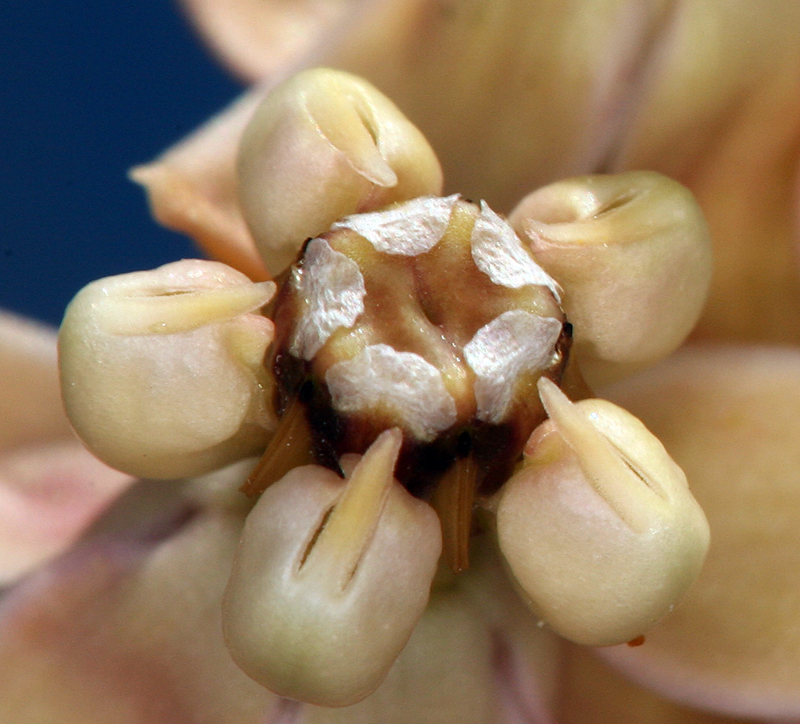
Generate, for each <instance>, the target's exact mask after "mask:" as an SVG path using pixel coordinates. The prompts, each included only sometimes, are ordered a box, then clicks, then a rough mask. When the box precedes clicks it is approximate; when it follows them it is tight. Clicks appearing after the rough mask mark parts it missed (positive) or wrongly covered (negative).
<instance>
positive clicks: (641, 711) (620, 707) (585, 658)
mask: <svg viewBox="0 0 800 724" xmlns="http://www.w3.org/2000/svg"><path fill="white" fill-rule="evenodd" d="M562 672H563V674H562V676H563V678H562V687H561V690H560V692H559V694H560V696H559V699H560V701H559V706H558V717H559V718H558V722H559V724H747V722H751V724H752V722H753V720H752V719H747V720H744V719H731V718H729V717H727V716H720V715H718V714H710V713H708V712H704V711H698V710H696V709H689V708H688V707H685V706H681V705H680V704H675V703H672V702H670V701H669V700H667V699H662V698H661V697H659V696H657V695H655V694H653V693H652V692H651V691H649V690H648V689H644V688H642V687H640V686H637V685H636V684H634V683H633V682H631V681H630V680H629V679H626V678H625V677H623V676H621V675H620V674H618V673H617V672H615V671H614V670H613V669H611V668H610V667H609V666H607V665H605V664H604V663H603V662H602V661H601V660H600V659H598V658H597V657H596V656H595V655H594V654H593V653H592V652H591V651H589V650H587V649H583V648H579V647H577V646H570V647H568V648H567V650H566V652H565V656H564V658H563V669H562Z"/></svg>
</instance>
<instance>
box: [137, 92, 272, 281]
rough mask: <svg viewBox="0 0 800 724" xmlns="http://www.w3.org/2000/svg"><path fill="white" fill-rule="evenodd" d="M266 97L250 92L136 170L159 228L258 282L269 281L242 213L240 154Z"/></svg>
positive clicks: (260, 93)
mask: <svg viewBox="0 0 800 724" xmlns="http://www.w3.org/2000/svg"><path fill="white" fill-rule="evenodd" d="M263 93H264V91H263V90H259V89H256V90H253V91H251V92H249V93H246V94H245V95H244V96H242V97H241V98H240V99H239V100H238V101H236V102H235V103H234V104H233V105H231V106H230V107H229V108H227V109H226V110H224V111H223V112H222V113H220V114H219V115H218V116H216V117H215V118H213V119H212V120H211V121H209V122H208V123H207V124H206V125H204V126H202V127H201V128H200V129H199V130H197V131H195V132H194V133H193V134H192V135H191V136H189V137H188V138H186V139H185V140H183V141H181V142H180V143H178V144H177V145H176V146H173V147H172V148H170V149H169V150H168V151H166V152H165V153H164V154H163V155H161V156H159V157H158V158H157V159H156V160H155V161H153V162H151V163H149V164H147V165H144V166H138V167H136V168H134V169H133V170H132V171H131V178H132V179H133V180H134V181H136V182H138V183H140V184H142V186H144V187H145V188H146V190H147V193H148V196H149V200H150V209H151V211H152V213H153V216H155V218H156V219H157V220H158V221H159V223H161V224H163V225H164V226H166V227H167V228H169V229H173V230H174V231H179V232H183V233H184V234H187V235H188V236H190V237H192V238H193V239H194V241H196V242H197V243H198V244H199V245H200V247H201V248H202V249H203V250H204V251H205V252H206V254H208V255H209V256H210V257H212V258H214V259H217V260H218V261H221V262H224V263H226V264H228V265H229V266H232V267H234V268H235V269H238V270H239V271H241V272H243V273H245V274H247V275H248V276H249V277H250V278H251V279H253V280H254V281H262V280H266V279H269V278H270V277H269V274H268V273H267V271H266V268H265V267H264V263H263V262H262V261H261V258H260V257H259V256H258V253H257V252H256V248H255V245H254V244H253V240H252V238H251V236H250V232H249V231H248V230H247V226H246V225H245V222H244V219H243V218H242V214H241V211H240V210H239V202H238V199H237V195H236V153H237V149H238V144H239V137H240V136H241V133H242V130H243V129H244V127H245V125H246V124H247V121H248V120H250V116H251V115H252V114H253V111H254V110H255V107H256V105H257V104H258V101H259V100H260V99H261V97H262V95H263Z"/></svg>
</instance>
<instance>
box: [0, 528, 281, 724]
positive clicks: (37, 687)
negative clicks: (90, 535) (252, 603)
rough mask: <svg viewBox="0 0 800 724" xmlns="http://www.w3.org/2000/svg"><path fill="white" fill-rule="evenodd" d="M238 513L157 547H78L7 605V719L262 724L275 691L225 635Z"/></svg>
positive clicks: (0, 707) (1, 652)
mask: <svg viewBox="0 0 800 724" xmlns="http://www.w3.org/2000/svg"><path fill="white" fill-rule="evenodd" d="M240 527H241V516H240V515H238V514H234V513H223V512H217V513H215V514H208V515H204V516H201V517H198V518H196V519H194V520H193V521H192V522H190V523H189V524H187V525H186V526H185V527H184V528H183V529H182V530H181V531H180V532H179V533H178V534H177V535H175V536H173V537H171V538H168V539H167V540H165V541H163V542H161V543H159V544H158V545H157V547H155V548H153V546H152V545H151V544H146V543H142V542H134V541H129V542H127V543H124V542H117V543H114V544H108V545H102V544H101V543H97V544H95V545H92V546H91V547H88V548H86V547H84V548H79V549H77V550H76V551H74V552H73V553H71V554H70V555H68V556H67V557H66V558H64V559H63V560H61V561H59V562H58V563H57V564H56V565H55V566H53V567H50V568H48V569H45V570H44V571H42V572H41V573H39V574H37V575H36V576H34V577H32V578H31V579H30V580H28V581H26V582H25V583H24V584H23V585H21V586H20V587H18V588H17V589H15V590H14V591H12V593H11V594H9V596H8V597H7V599H6V600H5V602H4V603H3V606H2V608H1V609H0V614H2V624H0V669H2V671H3V675H2V677H0V719H2V720H3V721H9V722H10V721H14V722H19V724H47V723H49V722H53V721H59V722H64V723H65V724H72V723H73V722H74V723H75V724H95V722H96V723H97V724H117V723H119V724H123V723H124V724H139V723H140V722H141V724H218V723H219V722H236V724H240V723H241V724H249V723H251V722H252V723H253V724H256V723H258V724H263V723H264V722H273V721H275V720H274V719H273V717H272V715H271V712H274V711H275V710H276V709H277V708H278V707H279V701H278V699H277V697H275V696H274V695H272V694H270V693H269V692H267V691H266V690H265V689H263V688H262V687H260V686H258V685H257V684H255V683H254V682H252V681H251V680H250V679H248V678H247V677H246V676H245V675H244V674H243V673H242V672H241V671H240V670H239V669H238V668H237V667H236V666H235V664H234V663H233V662H232V661H231V659H230V657H229V656H228V653H227V649H226V648H225V646H224V643H223V640H222V628H221V621H220V618H221V609H220V599H221V597H222V590H223V588H224V585H225V581H226V578H227V576H228V572H229V570H230V560H231V556H232V555H233V550H234V547H235V545H236V540H237V537H238V532H239V530H240Z"/></svg>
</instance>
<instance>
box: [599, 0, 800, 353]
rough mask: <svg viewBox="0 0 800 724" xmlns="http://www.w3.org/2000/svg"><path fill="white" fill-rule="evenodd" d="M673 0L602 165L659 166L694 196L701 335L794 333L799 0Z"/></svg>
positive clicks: (798, 292)
mask: <svg viewBox="0 0 800 724" xmlns="http://www.w3.org/2000/svg"><path fill="white" fill-rule="evenodd" d="M676 8H678V9H677V11H676V12H675V13H674V15H673V23H672V25H671V27H670V29H669V32H668V33H667V34H666V37H667V39H668V40H667V42H666V43H665V44H664V46H663V47H662V49H661V52H660V53H659V54H658V55H657V56H656V58H655V62H654V64H653V70H654V75H653V78H652V81H653V82H651V83H649V84H648V85H647V86H643V88H642V93H641V96H640V99H639V101H640V102H639V105H638V108H637V109H636V112H635V113H634V114H632V116H631V118H630V120H629V122H628V124H627V125H626V127H625V129H624V130H625V134H624V135H622V136H621V137H620V144H619V148H618V149H617V152H616V154H615V157H614V158H613V159H612V160H611V161H610V162H609V164H608V168H609V170H616V169H623V168H649V169H653V170H657V171H660V172H662V173H665V174H667V175H669V176H672V177H673V178H676V179H677V180H678V181H680V182H681V183H683V184H686V185H687V186H689V188H690V189H691V190H692V191H693V192H694V194H695V196H696V198H697V200H698V201H699V203H700V206H701V207H702V209H703V211H704V213H705V215H706V218H707V220H708V222H709V226H710V229H711V238H712V241H713V242H714V245H715V248H714V252H715V253H714V261H715V268H714V276H713V279H712V286H711V294H710V299H709V303H708V304H707V305H706V310H705V312H704V314H703V317H702V319H701V323H700V327H699V330H698V334H699V335H701V336H703V337H706V338H715V339H720V338H736V339H749V340H755V339H759V340H769V341H773V342H795V341H796V340H797V339H798V337H799V336H800V315H798V314H797V310H798V308H800V275H798V271H797V248H796V247H797V243H798V241H800V226H798V225H797V219H796V217H794V215H793V214H792V207H793V206H794V205H795V204H796V203H797V198H796V195H797V192H798V189H797V172H798V165H797V164H798V159H799V158H800V146H799V143H800V43H798V42H797V38H798V36H799V35H800V4H798V3H796V2H794V1H793V0H779V1H777V2H773V3H770V5H769V6H768V7H767V6H762V5H755V4H753V3H746V2H740V3H729V2H726V1H725V0H712V2H684V3H677V4H676ZM793 195H794V199H793Z"/></svg>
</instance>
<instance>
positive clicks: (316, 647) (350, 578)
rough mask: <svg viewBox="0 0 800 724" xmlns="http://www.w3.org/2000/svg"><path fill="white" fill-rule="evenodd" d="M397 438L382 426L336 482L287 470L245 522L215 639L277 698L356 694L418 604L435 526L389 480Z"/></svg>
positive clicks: (404, 633)
mask: <svg viewBox="0 0 800 724" xmlns="http://www.w3.org/2000/svg"><path fill="white" fill-rule="evenodd" d="M401 442H402V435H401V433H400V431H399V430H398V429H397V428H394V429H392V430H389V431H387V432H384V433H383V434H382V435H381V436H380V437H379V438H378V439H377V440H376V441H375V442H374V443H373V445H372V446H371V447H370V448H369V449H368V450H367V452H366V453H365V454H364V456H363V457H361V458H360V459H359V461H358V463H357V464H356V465H355V467H354V468H353V469H352V470H351V471H350V473H349V475H348V477H347V479H346V480H342V479H341V478H339V477H338V476H337V475H336V474H335V473H333V472H331V471H330V470H327V469H325V468H322V467H319V466H314V465H309V466H304V467H300V468H295V469H294V470H292V471H291V472H289V473H288V474H287V475H286V476H284V477H283V478H282V479H281V480H279V481H278V482H277V483H275V484H274V485H272V486H270V487H269V488H268V489H267V490H266V491H265V493H264V494H263V495H262V496H261V498H260V499H259V502H258V503H257V504H256V506H255V508H254V509H253V510H252V512H251V513H250V515H249V516H248V518H247V523H246V525H245V528H244V532H243V534H242V539H241V543H240V546H239V550H238V553H237V555H236V559H235V562H234V567H233V572H232V574H231V578H230V582H229V583H228V589H227V592H226V596H225V602H224V625H225V636H226V640H227V642H228V647H229V648H230V651H231V655H232V656H233V658H234V660H235V661H236V663H237V664H239V666H240V667H241V668H242V669H243V670H244V671H245V673H247V674H248V675H249V676H251V677H252V678H254V679H255V680H256V681H258V682H260V683H261V684H263V685H264V686H266V687H267V688H268V689H271V690H272V691H274V692H276V693H278V694H280V695H281V696H286V697H290V698H293V699H300V700H302V701H306V702H310V703H314V704H319V705H322V706H345V705H348V704H353V703H355V702H357V701H360V700H361V699H363V698H364V697H365V696H367V695H368V694H370V693H371V692H372V691H374V690H375V688H377V686H378V685H379V684H380V683H381V681H383V679H384V677H385V676H386V674H387V672H388V671H389V669H390V668H391V666H392V664H393V663H394V661H395V659H396V658H397V656H398V655H399V654H400V652H401V651H402V649H403V647H404V646H405V644H406V642H407V641H408V639H409V637H410V635H411V632H412V630H413V629H414V626H415V625H416V623H417V621H418V620H419V618H420V616H421V615H422V613H423V611H424V610H425V606H426V604H427V602H428V595H429V591H430V586H431V581H432V579H433V576H434V573H435V572H436V565H437V561H438V559H439V554H440V552H441V532H440V528H439V521H438V519H437V516H436V513H435V512H434V511H433V509H432V508H430V507H429V506H428V504H427V503H424V502H423V501H421V500H418V499H417V498H414V497H412V496H411V495H410V494H409V493H407V492H406V491H405V489H404V488H403V487H402V486H401V485H400V484H399V483H398V482H397V481H396V480H395V479H394V478H393V476H392V470H393V468H394V465H395V462H396V460H397V455H398V452H399V450H400V445H401ZM348 457H350V456H348ZM352 459H357V458H355V456H352V457H351V458H350V460H351V462H352ZM346 461H347V458H345V467H346V468H349V467H350V466H348V465H347V464H346Z"/></svg>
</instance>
